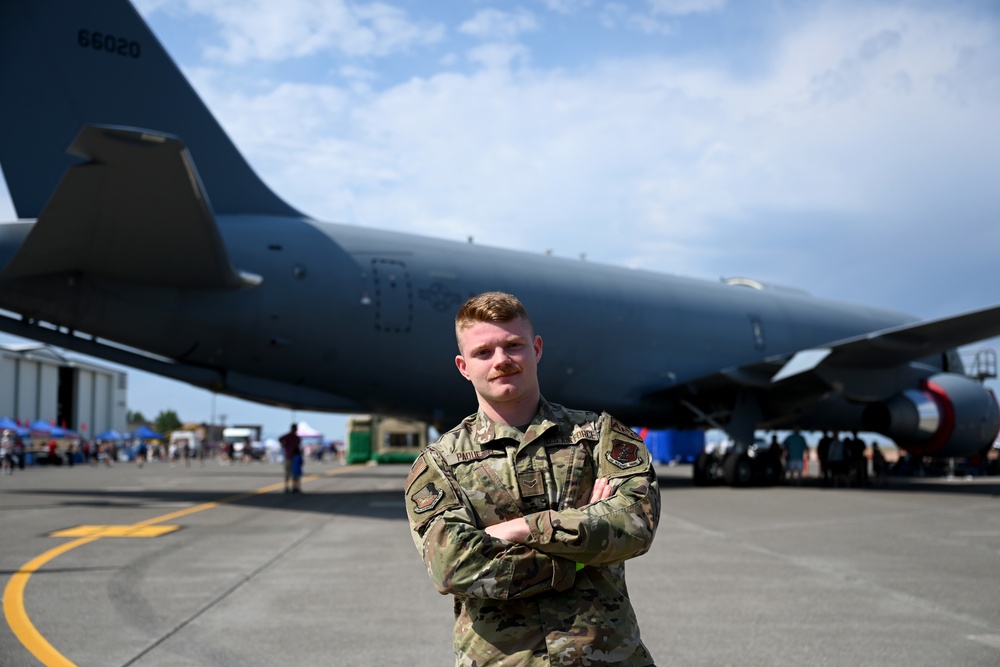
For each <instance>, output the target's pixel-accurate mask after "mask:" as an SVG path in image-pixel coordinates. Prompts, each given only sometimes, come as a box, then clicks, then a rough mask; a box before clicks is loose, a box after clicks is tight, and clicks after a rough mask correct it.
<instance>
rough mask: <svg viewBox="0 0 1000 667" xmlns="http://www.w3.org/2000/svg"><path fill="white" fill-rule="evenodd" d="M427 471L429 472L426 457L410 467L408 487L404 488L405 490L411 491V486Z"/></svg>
mask: <svg viewBox="0 0 1000 667" xmlns="http://www.w3.org/2000/svg"><path fill="white" fill-rule="evenodd" d="M425 470H427V461H425V460H424V457H422V456H421V457H420V458H418V459H417V460H416V461H414V462H413V465H412V466H411V467H410V474H409V475H407V476H406V485H405V486H404V487H403V489H405V490H406V491H409V490H410V486H411V485H412V484H413V483H414V482H415V481H417V477H420V476H421V475H422V474H424V471H425Z"/></svg>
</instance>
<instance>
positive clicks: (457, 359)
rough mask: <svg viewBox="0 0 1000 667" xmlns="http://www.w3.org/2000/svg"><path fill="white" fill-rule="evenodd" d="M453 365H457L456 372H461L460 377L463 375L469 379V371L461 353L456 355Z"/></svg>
mask: <svg viewBox="0 0 1000 667" xmlns="http://www.w3.org/2000/svg"><path fill="white" fill-rule="evenodd" d="M455 365H456V366H457V367H458V372H459V373H461V374H462V377H464V378H465V379H466V380H468V379H470V378H469V371H468V369H467V368H466V366H465V357H463V356H462V355H458V356H456V357H455Z"/></svg>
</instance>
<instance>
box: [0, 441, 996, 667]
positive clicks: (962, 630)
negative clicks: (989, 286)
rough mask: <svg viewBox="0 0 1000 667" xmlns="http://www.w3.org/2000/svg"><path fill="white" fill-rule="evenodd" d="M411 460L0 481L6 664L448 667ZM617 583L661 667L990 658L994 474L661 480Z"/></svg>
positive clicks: (672, 472) (35, 471) (677, 471)
mask: <svg viewBox="0 0 1000 667" xmlns="http://www.w3.org/2000/svg"><path fill="white" fill-rule="evenodd" d="M406 472H407V466H405V465H383V466H373V467H369V466H351V467H343V466H340V465H339V464H336V463H317V462H309V463H308V464H307V466H306V475H307V477H306V479H305V484H304V486H303V488H304V490H305V493H304V494H302V495H295V494H285V493H283V490H282V486H281V474H282V473H281V467H280V466H279V465H276V464H261V463H251V464H236V465H228V466H222V465H219V464H218V463H216V462H214V461H213V462H208V463H206V464H205V465H204V466H200V465H198V464H197V463H196V464H194V465H192V466H191V467H185V466H183V465H178V466H171V465H169V464H166V463H155V464H147V465H146V466H145V467H143V468H138V467H137V466H136V465H135V464H132V463H124V464H117V465H116V466H115V467H113V468H106V467H103V466H101V467H91V466H79V465H77V466H75V467H73V468H30V469H27V470H24V471H16V472H15V474H14V475H13V476H10V477H7V476H4V477H0V586H2V587H3V592H4V593H3V594H4V600H3V603H4V617H5V619H6V623H4V624H0V665H3V666H4V667H22V666H29V665H79V666H81V667H84V666H99V667H106V666H115V667H117V666H126V665H137V666H141V667H185V666H212V667H214V666H219V667H229V666H233V667H235V666H240V667H254V666H257V665H260V666H265V665H266V666H267V667H272V666H273V665H285V664H294V665H302V666H306V667H308V666H311V665H317V666H318V665H379V666H392V665H399V666H401V667H404V666H405V667H425V666H426V667H431V666H435V667H437V666H444V665H452V664H453V663H454V659H453V656H452V652H451V623H452V604H451V601H450V599H449V598H447V597H444V596H441V595H438V594H437V593H436V592H435V591H434V589H433V587H432V586H431V584H430V581H429V580H428V578H427V575H426V573H425V571H424V568H423V565H422V563H421V562H420V558H419V557H418V555H417V552H416V550H415V549H414V547H413V543H412V542H411V540H410V536H409V531H408V529H407V523H406V516H405V511H404V506H403V496H402V490H401V487H402V485H403V481H404V479H405V477H406ZM658 472H659V474H660V486H661V491H662V494H663V515H662V517H661V521H660V527H659V531H658V534H657V538H656V543H655V544H654V546H653V549H652V550H651V551H650V552H649V553H648V554H646V555H644V556H642V557H641V558H638V559H635V560H634V561H631V562H630V563H629V564H628V566H627V569H628V582H629V588H630V590H631V593H632V600H633V605H634V606H635V609H636V612H637V614H638V616H639V621H640V625H641V628H642V634H643V638H644V641H645V642H646V644H647V646H648V647H649V648H650V650H651V651H652V653H653V655H654V656H655V658H656V661H657V664H658V665H659V666H660V667H664V666H665V665H706V666H707V665H712V666H718V665H740V666H741V667H742V666H753V665H761V666H765V665H766V666H769V667H771V666H784V665H787V666H789V667H791V666H795V667H800V666H801V665H816V666H830V667H839V666H844V667H848V666H849V667H855V666H856V665H888V666H891V665H900V666H902V665H906V666H907V667H918V666H922V665H927V666H930V665H934V666H935V667H936V666H938V665H942V664H954V665H983V666H986V665H989V666H990V667H996V665H1000V579H998V574H1000V481H998V480H997V478H982V479H972V480H966V479H956V480H948V479H910V480H891V481H890V483H889V484H888V485H887V486H885V487H874V488H866V489H827V488H822V487H820V486H818V485H817V484H816V483H815V481H812V480H810V481H807V482H806V484H805V485H803V486H782V487H774V488H751V489H730V488H699V487H695V486H694V485H693V484H692V483H691V482H690V467H688V466H678V467H666V466H663V467H660V468H659V469H658Z"/></svg>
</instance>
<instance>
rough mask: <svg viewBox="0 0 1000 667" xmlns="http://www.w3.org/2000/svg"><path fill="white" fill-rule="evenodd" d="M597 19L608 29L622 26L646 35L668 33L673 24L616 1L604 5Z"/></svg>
mask: <svg viewBox="0 0 1000 667" xmlns="http://www.w3.org/2000/svg"><path fill="white" fill-rule="evenodd" d="M599 20H600V22H601V24H602V25H603V26H604V27H605V28H610V29H617V28H624V29H627V30H634V31H637V32H641V33H645V34H648V35H654V34H660V35H670V34H673V32H674V27H673V25H671V23H669V22H668V21H662V20H660V19H658V18H655V17H654V16H652V15H651V14H647V13H645V12H638V11H635V10H634V9H633V7H632V6H631V5H627V4H623V3H617V2H613V3H609V4H607V5H605V6H604V7H603V8H602V10H601V12H600V15H599Z"/></svg>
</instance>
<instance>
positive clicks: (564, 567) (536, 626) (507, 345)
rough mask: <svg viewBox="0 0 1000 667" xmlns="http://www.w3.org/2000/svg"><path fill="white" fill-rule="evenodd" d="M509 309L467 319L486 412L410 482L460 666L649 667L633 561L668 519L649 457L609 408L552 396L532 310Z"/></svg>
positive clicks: (418, 531)
mask: <svg viewBox="0 0 1000 667" xmlns="http://www.w3.org/2000/svg"><path fill="white" fill-rule="evenodd" d="M500 296H502V297H506V298H508V299H513V300H514V302H515V303H516V305H517V306H518V307H520V308H521V312H523V307H521V306H520V302H517V301H516V299H514V297H510V296H509V295H500ZM483 298H486V299H487V301H490V300H491V299H493V300H495V299H496V298H497V295H495V294H492V293H490V294H487V295H480V297H475V299H480V300H482V299H483ZM472 301H473V300H470V303H471V302H472ZM467 306H468V304H467V305H466V306H463V310H462V311H460V318H461V317H462V313H463V311H465V310H466V309H467ZM504 314H505V311H501V314H500V315H499V316H497V317H495V318H494V319H493V320H486V321H487V322H488V325H484V326H482V327H479V328H473V329H470V331H471V334H472V335H470V336H467V337H465V340H463V335H462V333H461V332H462V328H461V325H459V332H460V333H459V343H460V350H461V351H462V355H460V357H462V356H464V357H465V361H464V362H459V364H458V365H459V370H460V371H462V372H463V375H465V376H466V377H467V378H469V379H470V380H471V381H472V382H473V384H474V385H475V386H476V393H477V396H478V397H479V402H480V409H479V411H478V412H477V413H476V414H474V415H471V416H469V417H468V418H466V419H465V420H464V421H463V422H462V423H461V424H460V425H459V426H458V427H457V428H455V429H454V430H452V431H450V432H448V433H445V434H444V435H443V436H441V438H440V439H439V440H438V441H437V442H436V443H435V444H434V445H431V446H430V447H428V448H427V449H426V450H424V452H423V453H422V454H421V456H420V457H419V458H418V459H417V461H416V462H415V463H414V465H413V468H412V469H411V471H410V475H409V477H408V479H407V481H406V507H407V512H408V515H409V519H410V527H411V531H412V536H413V540H414V543H415V544H416V546H417V549H418V550H419V551H420V553H421V555H422V556H423V560H424V563H425V565H426V567H427V572H428V574H429V575H430V578H431V580H432V582H433V583H434V585H435V587H436V588H437V590H438V591H439V592H441V593H442V594H452V595H454V596H455V602H456V605H455V611H456V622H455V628H454V642H455V653H456V665H459V666H462V667H486V666H489V665H518V666H522V665H561V666H567V667H569V666H588V667H589V666H594V667H597V666H601V665H620V666H623V667H646V666H648V665H652V664H653V660H652V658H651V656H650V654H649V652H648V651H647V650H646V648H645V646H643V644H642V641H641V640H640V637H639V626H638V624H637V622H636V618H635V614H634V612H633V610H632V605H631V603H630V601H629V597H628V591H627V589H626V586H625V565H624V561H625V560H626V559H629V558H633V557H635V556H639V555H641V554H643V553H645V552H646V551H648V550H649V548H650V546H651V545H652V541H653V535H654V533H655V531H656V524H657V520H658V518H659V512H660V495H659V490H658V489H657V486H656V477H655V473H654V471H653V468H652V462H651V459H650V455H649V452H648V451H647V450H646V447H645V445H644V444H643V442H642V440H641V439H640V438H639V437H638V436H637V435H636V433H635V432H634V431H632V429H630V428H628V427H627V426H625V425H624V424H622V423H621V422H619V421H617V420H616V419H614V418H613V417H611V416H610V415H608V414H606V413H605V414H600V415H598V414H595V413H592V412H584V411H578V410H568V409H566V408H564V407H562V406H560V405H556V404H552V403H548V402H547V401H545V400H544V399H543V398H542V397H541V395H540V392H539V390H538V387H537V380H536V379H535V375H534V371H535V365H534V364H535V363H537V360H538V359H540V358H541V339H540V338H538V337H534V339H535V341H534V343H533V345H531V344H530V343H529V349H524V346H523V345H521V343H523V339H525V338H528V339H530V338H531V337H532V333H533V332H531V329H530V321H528V320H527V315H526V314H524V315H519V316H516V318H515V319H514V320H513V321H511V320H506V319H504ZM489 317H492V316H489ZM483 319H484V318H483V316H482V315H481V314H478V315H474V316H473V320H474V321H483ZM522 319H523V323H522V322H521V320H522ZM484 332H485V334H488V335H485V337H484V336H479V334H480V333H484ZM477 336H478V337H477ZM483 341H485V342H483ZM511 341H513V342H511ZM519 341H520V342H519ZM481 343H482V344H481ZM483 350H485V353H486V354H484V355H482V356H483V357H486V356H489V357H490V358H489V359H483V362H482V364H481V369H477V368H476V367H475V359H476V358H477V355H478V354H479V351H483ZM497 350H499V351H497ZM532 350H533V351H534V354H532ZM465 363H468V364H469V365H468V366H465ZM477 374H478V375H477ZM500 384H502V385H503V386H502V387H499V388H498V385H500ZM522 390H525V391H522ZM531 401H534V404H533V406H532V404H531ZM515 408H516V409H515ZM526 408H532V411H531V412H530V414H529V413H528V412H525V409H526ZM518 414H520V415H521V417H522V418H523V417H524V415H527V418H525V419H523V421H520V422H519V421H513V420H512V419H511V417H512V416H513V417H515V418H516V416H517V415H518ZM532 415H533V417H532ZM528 422H530V423H528ZM511 423H513V424H518V423H520V424H526V425H525V426H519V427H515V426H511V425H510V424H511Z"/></svg>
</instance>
